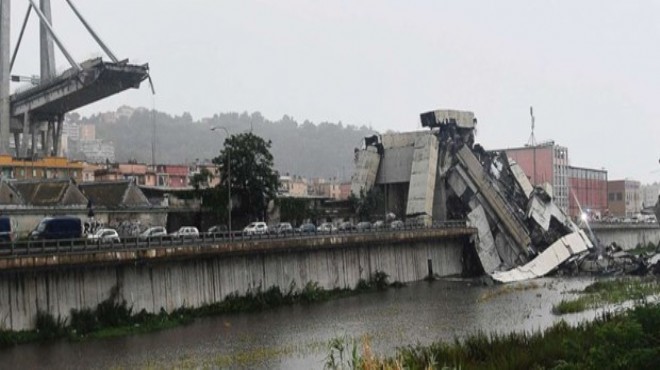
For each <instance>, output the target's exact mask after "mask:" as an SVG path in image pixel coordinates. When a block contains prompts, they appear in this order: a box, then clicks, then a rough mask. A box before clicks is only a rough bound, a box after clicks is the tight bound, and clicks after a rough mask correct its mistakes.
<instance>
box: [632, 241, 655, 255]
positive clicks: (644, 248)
mask: <svg viewBox="0 0 660 370" xmlns="http://www.w3.org/2000/svg"><path fill="white" fill-rule="evenodd" d="M656 250H658V246H657V245H655V244H653V243H651V242H648V243H647V244H646V245H644V244H641V243H640V244H637V245H636V246H635V249H631V250H629V251H628V253H630V254H632V255H636V256H639V255H641V254H653V253H655V251H656Z"/></svg>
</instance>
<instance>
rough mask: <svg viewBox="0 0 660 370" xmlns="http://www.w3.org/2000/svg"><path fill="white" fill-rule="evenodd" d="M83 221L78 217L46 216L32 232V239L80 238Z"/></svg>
mask: <svg viewBox="0 0 660 370" xmlns="http://www.w3.org/2000/svg"><path fill="white" fill-rule="evenodd" d="M82 235H83V223H82V221H81V220H80V219H79V218H78V217H70V216H60V217H46V218H44V219H42V220H41V222H39V225H37V228H36V229H34V230H33V231H32V232H31V233H30V239H80V238H82Z"/></svg>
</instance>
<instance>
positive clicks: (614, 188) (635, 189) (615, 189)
mask: <svg viewBox="0 0 660 370" xmlns="http://www.w3.org/2000/svg"><path fill="white" fill-rule="evenodd" d="M640 187H641V184H640V182H639V181H635V180H629V179H625V180H615V181H608V182H607V202H608V205H609V209H610V214H611V215H612V216H615V217H633V216H635V215H637V214H638V213H640V212H641V210H642V207H641V204H642V202H641V196H640Z"/></svg>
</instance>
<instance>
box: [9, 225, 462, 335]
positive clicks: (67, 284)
mask: <svg viewBox="0 0 660 370" xmlns="http://www.w3.org/2000/svg"><path fill="white" fill-rule="evenodd" d="M473 232H474V230H473V229H470V228H452V229H423V230H410V231H403V232H396V233H390V232H384V233H378V234H360V235H332V236H325V237H314V238H299V239H281V240H251V241H240V242H234V243H217V244H213V245H204V246H197V245H181V246H172V247H167V248H143V249H139V250H135V249H130V248H127V249H123V250H113V251H88V252H84V253H69V254H67V253H61V254H57V255H51V256H21V257H13V258H4V259H0V328H2V329H10V330H23V329H33V328H34V327H35V317H36V314H37V312H38V311H45V312H48V313H50V314H51V315H53V316H55V317H57V316H60V317H61V318H63V319H66V318H68V316H69V314H70V311H71V310H72V309H78V310H79V309H83V308H95V307H96V305H97V304H98V303H100V302H102V301H104V300H106V299H108V297H109V296H110V292H111V290H112V289H119V294H120V297H121V298H123V299H125V300H126V301H127V302H128V304H129V306H132V307H133V310H134V312H137V311H140V310H142V309H144V310H146V311H147V312H153V313H157V312H159V311H160V310H161V309H164V310H166V311H167V312H171V311H173V310H174V309H176V308H179V307H182V306H186V307H199V306H202V305H204V304H209V303H213V302H220V301H222V300H223V299H224V298H225V297H227V295H229V294H232V293H237V294H239V295H244V294H245V293H247V292H248V291H250V290H252V291H254V290H256V289H258V288H259V287H261V288H262V289H267V288H269V287H271V286H277V287H280V288H281V289H282V290H283V291H287V290H288V289H289V288H290V287H291V286H295V288H296V289H301V288H303V287H304V286H305V284H307V283H308V282H317V283H318V284H319V286H320V287H322V288H325V289H334V288H354V287H355V286H356V284H357V283H358V282H359V280H360V279H364V280H368V279H369V277H370V275H371V274H373V273H375V272H376V271H382V272H385V273H386V274H388V275H389V276H390V280H391V281H400V282H411V281H417V280H421V279H423V278H424V277H426V276H427V275H429V273H430V272H432V273H434V274H437V275H440V276H448V275H454V274H460V273H461V272H462V270H463V266H462V257H463V252H464V246H466V245H468V237H469V235H471V234H472V233H473Z"/></svg>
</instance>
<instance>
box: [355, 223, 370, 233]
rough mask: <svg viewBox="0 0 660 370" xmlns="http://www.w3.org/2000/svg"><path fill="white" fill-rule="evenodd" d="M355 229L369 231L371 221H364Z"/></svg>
mask: <svg viewBox="0 0 660 370" xmlns="http://www.w3.org/2000/svg"><path fill="white" fill-rule="evenodd" d="M355 229H356V230H357V231H369V230H371V222H369V221H362V222H360V223H358V224H357V225H355Z"/></svg>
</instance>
